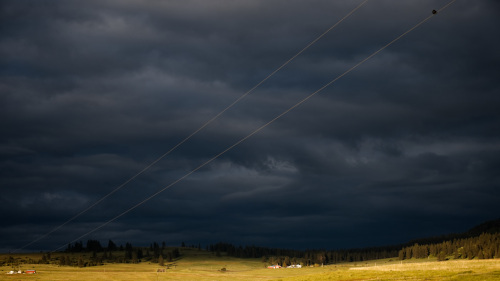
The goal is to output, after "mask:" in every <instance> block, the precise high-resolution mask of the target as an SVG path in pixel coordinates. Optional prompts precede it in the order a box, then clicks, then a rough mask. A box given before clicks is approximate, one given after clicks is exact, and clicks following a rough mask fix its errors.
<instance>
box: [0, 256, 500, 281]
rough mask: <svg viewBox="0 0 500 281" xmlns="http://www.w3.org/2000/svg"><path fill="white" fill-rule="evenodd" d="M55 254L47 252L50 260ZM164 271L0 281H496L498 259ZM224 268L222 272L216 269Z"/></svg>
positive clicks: (199, 264) (144, 267) (74, 270)
mask: <svg viewBox="0 0 500 281" xmlns="http://www.w3.org/2000/svg"><path fill="white" fill-rule="evenodd" d="M40 255H41V254H15V255H11V254H3V255H0V259H5V258H7V257H9V256H14V257H15V258H18V259H19V260H21V259H22V260H26V261H27V260H30V258H31V259H36V258H39V256H40ZM57 255H58V254H57V253H54V254H52V256H53V258H54V257H57ZM166 264H167V265H168V266H169V269H167V270H166V272H160V273H157V272H156V271H157V269H159V268H165V267H160V266H159V265H158V264H156V263H149V262H142V263H138V264H121V263H120V264H119V263H117V264H105V265H102V266H93V267H83V268H79V267H71V266H57V265H55V264H26V263H19V264H17V265H16V266H17V268H19V269H21V270H27V269H36V270H37V274H35V275H26V274H15V275H8V274H6V272H8V271H10V270H12V269H13V266H12V265H4V266H1V267H0V280H40V281H45V280H82V281H83V280H92V281H99V280H131V281H132V280H138V281H141V280H151V281H154V280H313V281H314V280H351V281H352V280H500V260H498V259H496V260H450V261H444V262H437V261H432V260H431V261H429V260H427V259H419V260H417V259H412V260H405V261H403V262H401V261H393V260H389V259H386V260H375V261H368V262H362V263H360V262H358V263H344V264H336V265H328V266H324V267H308V268H300V269H299V268H295V269H267V268H266V266H267V264H265V263H263V262H262V261H261V260H260V259H238V258H231V257H227V256H223V257H217V256H215V255H213V254H212V253H209V252H206V251H196V250H183V251H182V257H181V258H179V259H177V260H174V261H173V262H170V263H166ZM222 268H226V269H227V270H226V271H221V269H222Z"/></svg>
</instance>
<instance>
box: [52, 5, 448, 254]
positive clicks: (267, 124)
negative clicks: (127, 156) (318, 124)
mask: <svg viewBox="0 0 500 281" xmlns="http://www.w3.org/2000/svg"><path fill="white" fill-rule="evenodd" d="M455 1H456V0H452V1H450V2H448V3H447V4H446V5H444V6H443V7H441V8H440V9H439V10H437V12H441V11H442V10H444V9H446V8H448V7H449V6H450V5H451V4H453V3H454V2H455ZM435 15H436V13H434V12H433V13H431V15H429V16H428V17H426V18H424V19H423V20H421V21H420V22H419V23H417V24H415V25H414V26H413V27H411V28H410V29H408V30H407V31H405V32H403V33H402V34H401V35H399V36H397V37H396V38H395V39H393V40H392V41H390V42H389V43H387V44H386V45H384V46H382V47H381V48H380V49H378V50H376V51H375V52H373V53H371V54H370V55H369V56H367V57H366V58H364V59H363V60H361V61H360V62H358V63H357V64H355V65H354V66H352V67H350V68H349V69H347V70H346V71H344V72H343V73H342V74H340V75H338V76H337V77H335V78H334V79H332V80H330V81H329V82H328V83H326V84H324V85H323V86H322V87H320V88H319V89H317V90H316V91H314V92H313V93H311V94H309V95H308V96H306V97H305V98H303V99H302V100H300V101H299V102H297V103H295V104H294V105H293V106H291V107H289V108H288V109H287V110H285V111H283V112H282V113H280V114H278V115H277V116H276V117H274V118H273V119H271V120H270V121H268V122H267V123H265V124H264V125H262V126H260V127H259V128H257V129H255V130H254V131H253V132H251V133H250V134H248V135H247V136H245V137H243V138H242V139H240V140H238V141H237V142H235V143H234V144H232V145H230V146H229V147H227V148H226V149H224V150H223V151H221V152H220V153H218V154H217V155H215V156H213V157H212V158H210V159H209V160H207V161H206V162H204V163H203V164H201V165H199V166H197V167H196V168H194V169H193V170H191V171H189V172H188V173H186V174H185V175H183V176H182V177H180V178H178V179H177V180H175V181H173V182H172V183H170V184H169V185H167V186H165V187H163V188H162V189H160V190H158V191H157V192H155V193H153V194H152V195H150V196H149V197H147V198H145V199H144V200H142V201H140V202H139V203H137V204H135V205H134V206H132V207H131V208H129V209H127V210H125V211H124V212H122V213H120V214H119V215H117V216H115V217H113V218H112V219H110V220H108V221H106V222H105V223H103V224H101V225H99V226H98V227H96V228H94V229H92V230H91V231H89V232H87V233H85V234H83V235H81V236H79V237H78V238H76V239H74V240H73V241H71V242H69V243H70V244H71V243H74V242H76V241H79V240H80V239H82V238H83V237H86V236H88V235H90V234H92V233H94V232H96V231H98V230H99V229H101V228H103V227H105V226H107V225H108V224H110V223H112V222H113V221H115V220H117V219H118V218H120V217H122V216H124V215H126V214H127V213H129V212H131V211H132V210H134V209H136V208H137V207H139V206H141V205H143V204H145V203H146V202H148V201H149V200H151V199H153V198H154V197H156V196H157V195H159V194H160V193H162V192H164V191H165V190H167V189H169V188H171V187H172V186H174V185H175V184H177V183H179V182H181V181H182V180H184V179H185V178H187V177H189V176H190V175H191V174H193V173H195V172H196V171H198V170H200V169H201V168H203V167H205V166H206V165H208V164H210V163H211V162H213V161H214V160H216V159H217V158H219V157H220V156H222V155H223V154H225V153H227V152H228V151H230V150H232V149H233V148H235V147H236V146H238V145H239V144H241V143H242V142H244V141H246V140H247V139H249V138H250V137H252V136H253V135H255V134H257V133H258V132H260V131H261V130H263V129H264V128H266V127H267V126H269V125H271V124H272V123H274V122H275V121H276V120H278V119H280V118H281V117H283V116H284V115H286V114H288V113H289V112H290V111H292V110H293V109H295V108H297V107H299V106H300V105H302V104H303V103H305V102H306V101H308V100H309V99H311V98H312V97H314V96H315V95H316V94H318V93H319V92H321V91H323V90H324V89H325V88H327V87H329V86H331V85H332V84H333V83H335V82H336V81H338V80H339V79H341V78H342V77H344V76H345V75H347V74H348V73H350V72H352V71H353V70H355V69H356V68H358V67H359V66H360V65H362V64H363V63H365V62H366V61H368V60H369V59H371V58H372V57H374V56H376V55H377V54H378V53H380V52H381V51H383V50H384V49H386V48H387V47H389V46H390V45H392V44H394V43H395V42H396V41H398V40H400V39H401V38H403V37H404V36H406V35H407V34H408V33H410V32H412V31H413V30H415V29H416V28H417V27H419V26H421V25H422V24H424V23H425V22H427V21H428V20H429V19H430V18H432V17H433V16H435ZM65 246H66V244H65V245H63V246H60V247H58V248H56V249H54V250H53V251H54V252H56V251H58V250H60V249H62V248H63V247H65Z"/></svg>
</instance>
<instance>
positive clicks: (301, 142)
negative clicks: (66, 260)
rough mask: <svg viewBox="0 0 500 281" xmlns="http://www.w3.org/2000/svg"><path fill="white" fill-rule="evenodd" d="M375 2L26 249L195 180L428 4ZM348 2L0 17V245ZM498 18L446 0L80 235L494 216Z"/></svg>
mask: <svg viewBox="0 0 500 281" xmlns="http://www.w3.org/2000/svg"><path fill="white" fill-rule="evenodd" d="M448 2H449V0H434V1H431V0H410V1H396V0H370V1H368V2H367V3H366V4H365V5H364V6H362V7H361V8H360V9H359V10H357V11H356V12H355V13H354V14H353V15H352V16H351V17H349V18H348V19H346V20H345V21H343V22H342V23H341V24H339V25H338V26H337V27H336V28H335V29H333V30H332V31H330V32H329V33H328V34H327V35H326V36H324V37H323V38H322V39H321V40H319V41H318V42H317V43H316V44H314V45H313V46H312V47H310V48H309V49H308V50H307V51H305V52H304V53H303V54H301V55H300V56H299V57H297V58H296V59H295V60H293V61H292V62H291V63H290V64H289V65H287V66H286V67H285V68H283V69H282V70H281V71H280V72H278V73H277V74H276V75H274V76H273V77H271V78H270V79H269V80H268V81H266V82H265V83H263V84H262V85H261V86H260V87H259V88H257V89H256V90H255V91H253V92H252V93H251V94H250V95H248V96H247V97H246V98H245V99H243V100H241V101H240V102H239V103H238V104H236V105H235V106H234V107H232V108H231V109H230V110H228V111H227V112H225V113H224V114H223V115H222V116H221V117H220V118H218V119H217V120H216V121H214V122H213V123H211V124H210V125H208V126H207V127H206V128H204V129H203V130H202V131H200V132H199V133H198V134H196V135H195V136H193V137H192V138H191V139H189V140H188V141H187V142H185V143H184V144H183V145H181V146H180V147H179V148H178V149H176V150H175V151H173V152H172V153H171V154H169V155H168V156H166V157H164V158H163V159H162V160H161V161H159V162H158V163H157V164H156V165H154V166H153V167H151V168H150V169H148V170H147V171H146V172H145V173H143V174H141V175H140V176H138V177H137V178H135V179H134V180H133V181H132V182H130V183H129V184H127V185H125V186H124V187H123V188H121V189H120V190H119V191H118V192H116V193H114V194H113V195H112V196H109V197H108V198H106V200H104V201H103V202H101V203H100V204H98V205H96V206H95V207H94V208H92V209H90V210H89V211H88V212H85V213H84V214H83V215H81V216H79V217H78V218H76V219H75V220H74V221H72V222H70V223H68V224H67V225H65V226H64V227H62V228H60V229H59V230H57V231H55V232H54V233H52V234H50V235H48V236H47V237H44V238H43V239H41V240H39V241H38V242H36V243H33V244H31V245H29V247H27V248H26V249H25V250H53V249H55V248H57V247H60V246H62V245H66V244H67V243H69V242H71V241H73V240H74V239H77V238H78V237H80V236H81V235H83V234H85V233H88V232H90V231H93V230H94V229H96V228H97V227H99V226H100V225H102V224H103V223H105V222H107V221H109V220H111V219H113V218H114V217H116V216H117V215H120V214H121V213H123V212H124V211H126V210H128V209H129V208H131V207H132V206H134V205H136V204H137V203H139V202H140V201H142V200H144V199H145V198H148V197H149V196H151V195H152V194H154V193H155V192H157V191H159V190H161V189H163V188H164V187H167V186H169V185H170V184H171V183H173V182H174V181H176V180H178V179H179V178H181V177H183V176H184V175H186V174H187V173H189V172H190V171H192V170H193V169H196V168H197V167H199V166H200V165H202V164H203V163H205V162H206V161H207V160H209V159H211V158H212V157H214V156H215V155H217V154H218V153H220V152H221V151H223V150H224V149H226V148H227V147H229V146H231V145H232V144H234V143H235V142H237V141H238V140H240V139H242V138H243V137H245V136H247V135H248V134H250V133H251V132H253V131H254V130H255V129H257V128H258V127H260V126H262V125H263V124H265V123H266V122H268V121H269V120H271V119H272V118H274V117H275V116H277V115H278V114H280V113H281V112H283V111H284V110H286V109H288V108H289V107H291V106H292V105H294V104H295V103H297V102H298V101H300V100H301V99H303V98H304V97H306V96H307V95H309V94H311V93H313V92H314V91H316V90H317V89H319V88H320V87H322V86H323V85H325V84H326V83H328V82H329V81H331V80H332V79H334V78H335V77H337V76H338V75H340V74H342V73H344V72H345V71H346V70H347V69H349V68H350V67H352V66H354V65H355V64H357V63H358V62H360V61H362V60H363V59H364V58H366V57H367V56H369V55H370V54H372V53H373V52H375V51H376V50H378V49H379V48H381V47H382V46H384V45H385V44H387V43H388V42H390V41H391V40H393V39H394V38H396V37H397V36H399V35H400V34H402V33H403V32H405V31H407V30H408V29H409V28H411V27H412V26H414V25H415V24H417V23H418V22H420V21H421V20H423V19H425V18H426V17H428V16H429V15H431V14H432V13H431V11H432V10H433V9H436V10H437V9H440V8H441V7H442V6H444V5H446V4H447V3H448ZM360 3H362V1H361V0H355V1H354V0H351V1H347V0H345V1H327V0H313V1H296V0H293V1H290V0H273V1H268V0H251V1H233V0H211V1H205V0H187V1H139V0H127V1H122V0H120V1H119V0H105V1H103V0H98V1H97V0H96V1H62V0H61V1H56V0H53V1H48V0H47V1H23V0H21V1H19V0H4V1H2V2H1V4H0V7H1V10H0V21H1V22H0V32H1V33H0V64H1V68H0V129H1V132H2V133H1V139H0V194H1V195H0V221H1V224H2V227H1V228H0V229H1V230H0V250H1V251H9V250H14V249H18V248H19V247H23V246H24V245H26V244H27V243H30V242H32V241H33V240H35V239H37V238H39V237H40V236H42V235H44V234H46V233H47V232H49V231H51V230H52V229H54V228H55V227H58V226H60V225H61V224H62V223H64V222H65V221H67V220H68V219H70V218H71V217H73V216H74V215H76V214H78V213H79V212H81V211H82V210H84V209H85V208H87V207H88V206H90V205H92V204H93V203H94V202H96V201H97V200H99V199H100V198H102V197H103V196H105V195H106V194H108V193H109V192H111V191H112V190H114V189H115V188H117V187H118V186H120V185H121V184H123V183H124V182H125V181H127V180H128V179H130V178H131V177H133V176H134V175H136V174H137V173H138V172H140V171H141V170H142V169H144V168H145V167H146V166H147V165H149V164H151V163H152V162H153V161H154V160H155V159H157V158H158V157H160V156H161V155H163V154H164V153H166V152H167V151H169V150H170V149H171V148H172V147H173V146H174V145H176V144H177V143H179V142H180V141H181V140H183V139H184V138H186V137H187V136H188V135H189V134H191V133H192V132H194V131H195V130H196V129H198V128H199V127H200V126H202V125H203V124H205V122H207V121H208V120H210V119H211V118H212V117H214V116H215V115H216V114H217V113H219V112H220V111H221V110H223V109H224V108H225V107H227V106H228V105H229V104H231V103H232V102H233V101H235V100H236V99H237V98H238V97H240V96H241V95H243V94H244V93H245V92H247V91H248V90H249V89H251V88H252V87H253V86H254V85H256V84H257V83H259V82H260V81H261V80H262V79H264V78H265V77H266V76H268V75H269V74H270V73H272V72H273V71H274V70H275V69H277V68H278V67H279V66H280V65H281V64H283V63H284V62H285V61H287V60H288V59H289V58H291V57H292V56H293V55H295V54H296V53H297V52H299V51H300V50H301V49H302V48H303V47H305V46H306V45H307V44H308V43H310V42H311V41H312V40H314V39H315V38H317V37H318V36H319V35H320V34H322V33H323V32H324V31H325V30H327V29H328V28H329V27H330V26H332V25H333V24H335V23H336V22H337V21H339V20H340V19H341V18H342V17H344V16H345V15H346V14H347V13H348V12H350V11H351V10H352V9H354V8H355V7H356V6H358V5H359V4H360ZM499 26H500V4H499V2H498V1H494V0H483V1H464V0H457V1H456V2H455V3H453V4H452V5H451V6H449V7H448V8H447V9H445V10H443V11H440V12H439V13H437V14H436V15H435V16H433V17H432V18H431V19H429V20H428V21H427V22H425V23H424V24H423V25H421V26H419V27H418V28H417V29H415V30H414V31H412V32H411V33H409V34H408V35H407V36H405V37H403V38H402V39H401V40H399V41H397V42H396V43H394V44H392V45H391V46H389V47H388V48H387V49H385V50H383V51H382V52H380V53H379V54H377V55H376V56H375V57H373V58H371V59H370V60H368V61H367V62H366V63H364V64H362V65H361V66H359V67H358V68H356V69H355V70H354V71H352V72H350V73H348V74H347V75H346V76H344V77H342V78H341V79H339V80H338V81H337V82H335V83H334V84H332V85H331V86H329V87H328V88H326V89H324V90H323V91H321V92H320V93H318V94H317V95H316V96H314V97H313V98H311V99H310V100H308V101H307V102H306V103H304V104H302V105H301V106H299V107H298V108H296V109H294V110H293V111H291V112H289V113H288V114H287V115H285V116H284V117H282V118H280V119H279V120H277V121H276V122H274V123H272V124H271V125H269V126H268V127H266V128H265V129H263V130H262V131H260V132H259V133H257V134H255V135H254V136H252V137H251V138H249V139H248V140H246V141H244V142H243V143H241V144H240V145H238V146H236V147H235V148H234V149H232V150H230V151H229V152H227V153H225V154H224V155H222V156H221V157H219V158H218V159H216V160H215V161H213V162H211V163H209V164H208V165H206V166H204V167H203V168H201V169H200V170H198V171H196V172H195V173H193V174H191V175H189V176H188V177H187V178H185V179H183V180H182V181H180V182H178V183H177V184H175V185H173V186H172V187H170V188H168V189H166V190H165V191H164V192H162V193H160V194H159V195H158V196H156V197H154V198H153V199H151V200H149V201H147V202H146V203H145V204H143V205H141V206H139V207H137V208H136V209H134V210H132V211H130V212H129V213H127V214H125V215H123V216H121V217H120V218H118V219H116V220H114V221H112V222H111V223H109V224H107V225H106V226H104V227H102V228H100V229H99V230H97V231H95V232H93V233H91V234H90V235H88V236H85V237H83V238H82V239H80V240H83V241H86V240H88V239H98V240H101V241H103V242H106V243H107V240H108V239H112V240H113V241H115V242H116V243H117V244H120V243H125V242H131V243H132V244H134V245H149V243H151V242H154V241H157V242H161V241H165V242H166V243H167V245H174V246H177V245H179V244H180V243H181V242H182V241H184V242H186V243H188V244H190V243H192V244H196V245H197V244H198V243H201V244H202V245H206V244H208V243H216V242H219V241H224V242H230V243H234V244H237V245H258V246H268V247H286V248H298V249H304V248H326V249H335V248H352V247H365V246H377V245H385V244H395V243H402V242H407V241H409V240H411V239H414V238H421V237H427V236H431V235H439V234H445V233H450V232H461V231H465V230H467V229H469V228H471V227H472V226H474V225H476V224H479V223H481V222H483V221H486V220H490V219H496V218H498V217H500V214H499V209H498V202H500V188H499V184H500V172H499V171H500V113H499V105H500V95H499V94H500V87H499V82H498V81H499V77H500V66H499V62H500V51H499V50H500V48H499V46H500V37H499V36H498V35H499V34H498V27H499Z"/></svg>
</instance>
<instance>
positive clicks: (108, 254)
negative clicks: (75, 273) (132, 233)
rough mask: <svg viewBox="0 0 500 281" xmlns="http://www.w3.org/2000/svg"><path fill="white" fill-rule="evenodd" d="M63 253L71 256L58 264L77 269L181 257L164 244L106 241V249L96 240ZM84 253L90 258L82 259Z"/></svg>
mask: <svg viewBox="0 0 500 281" xmlns="http://www.w3.org/2000/svg"><path fill="white" fill-rule="evenodd" d="M65 252H66V253H68V254H72V255H67V256H62V257H59V258H58V261H57V262H58V264H59V265H62V266H64V265H68V266H78V267H86V266H96V265H102V264H104V263H139V262H141V261H150V262H154V263H159V264H161V265H163V263H164V262H172V261H173V260H174V259H176V258H179V257H180V255H181V254H180V251H179V249H177V248H174V249H170V250H169V249H167V247H166V245H165V242H163V243H162V246H161V247H160V245H159V244H158V243H156V242H154V243H151V245H150V246H149V247H134V246H132V244H131V243H125V246H123V245H120V246H117V245H116V244H115V243H114V242H113V241H111V240H109V241H108V246H107V247H103V246H102V245H101V243H100V242H99V241H97V240H88V241H87V243H86V244H84V243H83V242H81V241H80V242H75V243H73V244H69V245H68V247H67V248H66V250H65ZM75 253H80V255H78V256H76V257H75V256H74V254H75ZM85 253H90V258H86V259H84V258H83V256H82V255H83V254H85ZM44 257H45V255H44ZM42 259H43V258H42ZM48 260H50V258H49V259H47V258H45V259H44V260H43V261H41V262H42V263H49V261H48Z"/></svg>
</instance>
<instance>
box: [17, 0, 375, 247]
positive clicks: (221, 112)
mask: <svg viewBox="0 0 500 281" xmlns="http://www.w3.org/2000/svg"><path fill="white" fill-rule="evenodd" d="M368 1H369V0H364V1H363V2H361V4H359V5H358V6H356V7H355V8H354V9H353V10H351V11H350V12H349V13H347V14H346V15H345V16H344V17H343V18H341V19H340V20H339V21H337V22H336V23H335V24H334V25H332V26H331V27H330V28H328V29H327V30H326V31H325V32H323V33H322V34H321V35H319V36H318V37H317V38H316V39H314V40H313V41H311V42H310V43H309V44H307V45H306V46H305V47H304V48H303V49H302V50H300V51H299V52H298V53H296V54H295V55H294V56H292V57H291V58H290V59H288V60H287V61H286V62H284V63H283V64H282V65H281V66H280V67H278V68H277V69H275V70H274V71H273V72H271V74H269V75H268V76H267V77H266V78H264V79H263V80H261V81H260V82H259V83H257V84H256V85H255V86H253V87H252V88H251V89H250V90H248V91H247V92H245V93H244V94H243V95H241V96H240V97H239V98H237V99H236V100H235V101H234V102H232V103H231V104H230V105H228V106H227V107H226V108H224V109H223V110H222V111H220V112H219V113H217V114H216V115H215V116H214V117H212V119H210V120H208V121H207V122H205V123H204V124H203V125H202V126H201V127H199V128H198V129H196V130H195V131H194V132H192V133H191V134H190V135H189V136H187V137H186V138H184V139H183V140H182V141H180V142H179V143H177V144H176V145H175V146H173V147H172V148H171V149H170V150H169V151H167V152H166V153H164V154H163V155H161V156H160V157H158V158H157V159H156V160H154V161H153V162H151V163H150V164H149V165H148V166H146V167H145V168H144V169H142V170H141V171H139V172H138V173H137V174H135V175H134V176H132V177H131V178H129V179H128V180H126V181H125V182H124V183H122V184H121V185H119V186H118V187H116V188H115V189H114V190H112V191H111V192H109V193H108V194H106V195H105V196H103V197H102V198H101V199H99V200H97V201H96V202H94V203H93V204H92V205H90V206H88V207H87V208H86V209H84V210H83V211H81V212H79V213H78V214H76V215H74V216H73V217H71V218H70V219H68V220H67V221H65V222H64V223H62V224H61V225H59V226H57V227H56V228H54V229H52V230H51V231H49V232H47V233H46V234H44V235H42V236H40V237H38V238H37V239H35V240H33V241H31V242H30V243H28V244H26V245H24V246H22V247H21V248H18V249H16V250H14V251H13V252H16V251H19V250H22V249H24V248H26V247H28V246H30V245H32V244H34V243H36V242H38V241H40V240H42V239H43V238H45V237H47V236H49V235H50V234H52V233H54V232H56V231H57V230H59V229H60V228H62V227H63V226H65V225H67V224H68V223H70V222H72V221H73V220H75V219H76V218H78V217H80V216H81V215H83V214H84V213H86V212H88V211H89V210H90V209H92V208H93V207H95V206H96V205H98V204H99V203H101V202H102V201H104V200H105V199H106V198H108V197H109V196H111V195H113V194H114V193H116V192H117V191H119V190H120V189H122V188H123V187H124V186H125V185H127V184H128V183H130V182H131V181H133V180H134V179H135V178H137V177H138V176H140V175H141V174H143V173H144V172H146V171H147V170H149V168H151V167H152V166H154V165H155V164H156V163H158V162H159V161H160V160H162V159H163V158H165V157H166V156H167V155H169V154H170V153H172V152H173V151H174V150H175V149H177V148H178V147H179V146H181V145H182V144H184V143H185V142H186V141H188V140H189V139H190V138H192V137H193V136H194V135H196V134H197V133H198V132H200V131H201V130H203V129H204V128H205V127H207V126H208V125H210V124H211V123H212V122H213V121H215V120H216V119H218V118H219V117H220V116H221V115H222V114H224V113H225V112H226V111H228V110H229V109H230V108H232V107H233V106H234V105H236V104H237V103H239V102H240V101H241V100H242V99H244V98H245V97H246V96H248V95H249V94H250V93H252V92H253V91H254V90H255V89H257V88H258V87H259V86H260V85H262V84H263V83H264V82H266V81H267V80H268V79H269V78H271V77H272V76H273V75H274V74H276V73H277V72H278V71H280V70H281V69H282V68H284V67H285V66H286V65H288V64H289V63H290V62H291V61H293V60H294V59H295V58H297V57H298V56H299V55H300V54H302V53H303V52H304V51H306V50H307V49H309V47H311V46H312V45H314V44H315V43H316V42H317V41H319V40H320V39H321V38H323V37H324V36H325V35H326V34H327V33H329V32H330V31H331V30H333V29H334V28H336V27H337V26H338V25H339V24H340V23H342V22H343V21H344V20H345V19H347V18H348V17H350V16H351V15H352V14H354V13H355V12H356V11H357V10H358V9H360V8H361V7H362V6H363V5H365V4H366V2H368Z"/></svg>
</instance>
